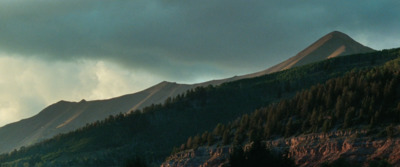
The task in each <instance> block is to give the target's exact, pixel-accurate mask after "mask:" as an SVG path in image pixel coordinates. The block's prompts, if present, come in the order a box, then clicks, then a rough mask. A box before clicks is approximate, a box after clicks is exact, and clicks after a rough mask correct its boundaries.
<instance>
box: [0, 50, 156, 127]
mask: <svg viewBox="0 0 400 167" xmlns="http://www.w3.org/2000/svg"><path fill="white" fill-rule="evenodd" d="M0 75H1V76H2V77H1V79H0V92H1V93H0V126H2V125H4V124H5V123H9V122H12V121H18V120H20V119H21V118H26V117H30V116H33V115H34V114H37V113H38V112H39V111H41V110H42V109H43V108H44V107H46V106H47V105H49V104H52V103H55V102H57V101H59V100H70V101H79V100H81V99H86V100H94V99H106V98H111V97H115V96H120V95H123V94H127V93H133V92H137V91H140V90H142V89H144V88H147V87H148V86H149V85H152V84H156V83H157V82H160V81H161V80H160V78H161V77H157V76H154V75H149V74H148V73H147V72H145V71H138V70H136V71H132V70H131V71H126V70H125V69H123V68H120V67H118V66H117V65H115V64H112V63H107V62H103V61H92V60H85V61H83V60H82V61H79V62H60V61H58V62H50V63H49V62H45V61H40V60H38V59H36V58H22V57H15V56H7V55H2V56H0Z"/></svg>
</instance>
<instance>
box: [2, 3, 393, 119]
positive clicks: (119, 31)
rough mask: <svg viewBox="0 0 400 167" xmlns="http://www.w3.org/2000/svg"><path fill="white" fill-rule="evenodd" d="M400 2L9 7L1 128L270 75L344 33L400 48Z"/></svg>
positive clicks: (366, 42)
mask: <svg viewBox="0 0 400 167" xmlns="http://www.w3.org/2000/svg"><path fill="white" fill-rule="evenodd" d="M399 7H400V1H398V0H379V1H377V0H351V1H348V0H335V1H321V0H280V1H276V0H259V1H258V0H201V1H188V0H112V1H110V0H36V1H32V0H1V1H0V126H2V125H4V124H6V123H10V122H14V121H18V120H20V119H23V118H27V117H30V116H33V115H34V114H37V113H38V112H40V111H41V110H42V109H43V108H44V107H46V106H47V105H50V104H52V103H55V102H57V101H59V100H70V101H79V100H80V99H87V100H93V99H104V98H110V97H115V96H119V95H123V94H128V93H133V92H136V91H139V90H142V89H144V88H147V87H150V86H151V85H154V84H157V83H158V82H161V81H163V80H168V81H176V82H180V83H195V82H201V81H206V80H210V79H218V78H226V77H231V76H234V75H241V74H246V73H251V72H256V71H261V70H264V69H266V68H268V67H270V66H272V65H274V64H277V63H279V62H281V61H283V60H285V59H287V58H289V57H291V56H294V55H295V54H296V53H297V52H299V51H301V50H302V49H304V48H305V47H307V46H308V45H310V44H311V43H312V42H314V41H316V40H317V39H318V38H320V37H322V36H323V35H325V34H327V33H329V32H331V31H334V30H338V31H341V32H344V33H346V34H348V35H349V36H351V37H352V38H354V39H355V40H357V41H359V42H360V43H362V44H364V45H367V46H369V47H371V48H373V49H378V50H379V49H386V48H395V47H400V40H399V39H400V32H399V30H400V10H399Z"/></svg>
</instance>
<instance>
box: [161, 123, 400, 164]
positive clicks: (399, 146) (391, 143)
mask: <svg viewBox="0 0 400 167" xmlns="http://www.w3.org/2000/svg"><path fill="white" fill-rule="evenodd" d="M265 144H266V146H267V147H269V148H271V149H272V150H274V151H288V156H289V157H290V158H293V159H294V160H295V162H296V164H298V165H299V166H301V167H308V166H320V165H322V164H323V163H329V162H333V161H335V160H337V159H339V158H344V159H346V160H349V161H351V162H354V163H357V164H364V165H367V164H368V162H370V161H372V160H380V159H383V160H387V161H388V162H389V163H390V164H393V165H394V166H400V138H399V137H394V138H386V137H380V138H377V137H371V136H370V135H367V131H366V130H353V131H350V130H349V131H336V132H331V133H318V134H309V135H301V136H296V137H291V138H286V139H284V138H279V139H276V140H269V141H265ZM231 150H232V149H231V148H230V147H228V146H225V147H219V148H215V147H200V148H198V149H197V150H188V151H184V152H180V153H177V154H175V155H172V156H171V157H169V158H168V159H167V161H166V162H164V163H163V164H162V165H161V166H162V167H172V166H174V167H175V166H179V167H183V166H185V167H186V166H190V167H192V166H202V167H217V166H222V165H223V164H225V163H226V162H227V160H228V158H229V153H230V152H231Z"/></svg>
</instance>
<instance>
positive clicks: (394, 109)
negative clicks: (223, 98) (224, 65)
mask: <svg viewBox="0 0 400 167" xmlns="http://www.w3.org/2000/svg"><path fill="white" fill-rule="evenodd" d="M396 52H397V53H396ZM393 53H395V54H398V55H400V52H399V50H397V51H395V52H393ZM399 75H400V58H397V59H395V60H392V61H389V62H387V63H385V64H384V65H383V66H379V67H374V68H369V69H368V68H367V69H358V70H353V71H351V72H349V73H347V74H346V75H344V76H340V77H337V78H332V79H330V80H328V81H326V82H325V83H322V84H316V85H313V86H312V87H311V88H309V89H306V90H302V91H299V92H298V93H297V94H296V95H295V96H294V97H292V98H289V99H284V100H281V101H279V102H277V103H274V104H271V105H269V106H267V107H263V108H260V109H258V110H256V111H255V112H253V113H251V114H249V115H247V114H245V115H243V116H242V117H240V118H238V119H236V120H235V121H231V122H230V123H228V124H220V125H218V126H216V127H215V128H214V130H213V131H211V132H210V131H208V132H207V131H206V132H203V133H199V134H198V135H196V136H192V137H189V138H188V139H187V141H186V142H183V143H182V145H181V147H180V148H179V149H175V152H176V153H174V154H172V155H171V156H170V157H169V158H168V160H167V161H166V162H165V163H164V164H163V165H162V166H164V167H166V166H208V167H211V166H235V165H234V164H246V159H253V160H255V158H257V157H258V156H259V155H251V154H249V153H243V152H248V150H254V149H253V148H252V147H253V146H254V145H258V147H260V148H269V149H270V150H271V151H274V152H275V153H278V154H279V153H284V154H283V155H281V156H283V158H292V159H293V160H294V161H295V163H296V164H297V165H299V166H323V165H324V164H325V166H326V165H328V166H329V164H336V163H342V164H343V163H344V164H349V165H351V164H354V165H357V166H361V165H362V166H370V165H371V166H373V165H372V164H373V163H381V164H382V165H381V166H389V165H383V164H385V163H387V164H391V165H393V166H399V165H400V146H399V143H400V131H399V130H400V91H399V90H400V78H399V77H398V76H399ZM203 136H207V137H203ZM255 143H258V144H255ZM232 150H240V151H232ZM237 154H241V155H239V156H238V155H237ZM243 157H245V158H243ZM264 158H267V157H266V156H265V157H264ZM259 160H260V159H259ZM238 161H242V162H238ZM376 161H378V162H376ZM252 163H255V162H252ZM228 164H230V165H228ZM333 166H348V165H333Z"/></svg>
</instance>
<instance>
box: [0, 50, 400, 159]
mask: <svg viewBox="0 0 400 167" xmlns="http://www.w3.org/2000/svg"><path fill="white" fill-rule="evenodd" d="M399 57H400V52H399V50H398V49H397V50H389V51H380V52H373V53H368V54H360V55H351V56H343V57H337V58H333V59H329V60H325V61H322V62H318V63H313V64H310V65H305V66H301V67H297V68H293V69H289V70H285V71H281V72H277V73H273V74H268V75H264V76H260V77H255V78H249V79H244V80H238V81H233V82H228V83H223V84H221V85H218V86H207V87H197V88H195V89H194V90H190V91H188V92H187V93H186V94H183V95H179V96H176V97H175V98H171V99H169V100H166V101H165V103H164V104H162V105H161V104H160V105H151V106H148V107H145V108H143V109H142V110H141V111H140V112H131V113H128V114H119V115H116V116H110V117H108V118H107V119H105V120H102V121H96V122H94V123H92V124H89V125H87V126H85V127H82V128H79V129H77V130H75V131H72V132H69V133H67V134H62V135H57V136H55V137H53V138H51V139H48V140H45V141H43V142H40V143H37V144H34V145H32V146H28V147H23V148H21V149H20V150H18V151H13V152H11V153H8V154H3V155H0V164H2V165H3V166H19V165H23V164H27V165H30V166H35V165H43V166H122V165H124V163H125V161H127V160H129V159H131V158H132V157H137V156H144V157H145V159H146V160H147V161H150V162H153V165H160V164H161V162H162V161H163V160H165V157H166V156H168V155H169V154H170V152H171V149H172V148H173V147H174V146H175V147H179V148H182V149H185V148H190V147H193V146H196V145H198V146H199V145H201V144H200V141H204V139H205V138H207V139H208V136H210V135H209V134H210V133H203V132H205V131H208V132H214V131H213V129H214V128H215V127H216V126H217V125H218V124H220V125H219V126H217V127H220V128H219V129H220V130H217V132H218V133H221V132H223V134H226V135H223V136H226V137H222V138H225V139H231V138H232V137H233V136H234V135H235V134H236V132H240V131H226V132H225V130H229V129H231V128H232V127H230V126H227V125H230V123H229V122H231V123H234V124H236V125H241V124H239V123H242V122H243V123H245V122H248V123H249V124H251V125H259V123H261V122H260V121H264V120H263V119H265V118H268V117H270V116H269V115H265V112H269V113H270V114H271V116H272V117H271V118H275V117H276V118H277V119H275V120H281V119H279V118H282V121H287V119H286V118H287V117H288V116H289V115H290V113H291V112H299V111H301V110H298V108H295V109H293V110H292V109H287V108H286V109H285V110H284V111H285V112H286V114H285V113H282V112H281V111H280V109H279V110H278V108H277V109H276V110H274V111H279V112H272V111H270V110H269V109H268V106H270V105H271V104H273V103H278V104H280V105H279V106H280V107H290V106H298V107H301V108H306V107H304V106H307V107H308V108H311V109H310V111H308V110H305V109H302V110H304V115H305V116H304V117H305V119H302V117H295V118H292V122H293V124H292V126H289V127H290V128H289V129H291V128H296V127H297V128H298V127H302V125H298V121H306V120H307V119H306V118H308V117H311V118H313V121H312V122H313V124H310V125H308V124H305V126H304V130H310V129H311V130H312V129H313V128H314V127H319V123H320V122H318V121H314V119H316V120H324V117H321V114H319V115H318V113H319V112H317V111H320V107H319V106H316V110H317V111H315V113H316V114H312V113H314V111H313V110H312V109H313V107H314V106H313V104H312V103H310V101H318V99H323V98H316V97H314V96H317V95H318V96H320V95H321V93H322V92H323V91H322V90H324V89H325V88H326V89H328V88H330V87H332V86H323V85H322V86H321V83H325V82H326V81H328V80H329V79H331V78H337V77H342V76H347V78H344V79H340V78H339V79H340V80H338V81H340V82H336V83H337V84H338V85H340V87H338V89H337V90H336V89H332V88H330V89H331V90H335V92H336V93H345V94H346V96H343V99H344V100H345V98H350V97H352V98H350V99H353V100H350V101H349V102H351V101H352V102H357V98H356V96H351V95H352V92H351V91H353V89H354V88H353V87H349V88H342V85H343V83H347V82H350V83H356V84H363V83H368V82H361V81H359V80H357V79H356V80H355V79H352V77H353V76H352V75H350V74H357V73H356V72H357V71H358V70H371V71H373V69H375V68H376V66H380V65H383V64H385V63H386V62H388V61H390V60H393V59H396V58H399ZM397 66H398V65H397ZM357 69H358V70H357ZM376 74H379V75H376ZM386 74H387V75H386ZM348 76H351V77H350V78H349V77H348ZM382 76H386V79H385V80H382V82H380V81H379V79H380V78H385V77H382ZM392 76H393V75H392V74H391V73H390V72H389V71H386V72H384V73H381V71H375V72H370V73H367V74H366V77H363V78H364V79H365V80H368V79H374V81H375V80H377V81H376V82H371V83H374V84H373V85H375V86H372V85H371V89H368V86H369V85H366V90H370V91H371V90H374V91H376V90H377V89H376V87H377V86H378V87H382V88H384V87H388V88H389V87H392V86H389V85H393V84H387V83H390V82H387V81H390V80H391V79H392V78H393V77H392ZM354 78H356V77H355V76H354ZM344 81H346V82H344ZM355 81H356V82H355ZM383 81H384V82H383ZM334 83H335V82H332V81H331V84H330V85H336V84H334ZM377 83H380V85H378V84H377ZM313 85H314V86H313ZM310 87H311V88H310ZM350 88H351V89H350ZM304 89H310V90H312V92H307V93H296V92H299V91H300V90H304ZM344 90H347V91H344ZM378 90H379V91H380V89H378ZM384 90H385V91H384V92H386V93H384V94H382V93H381V92H378V93H373V94H371V95H376V94H382V95H383V96H382V98H381V97H378V96H377V97H374V99H376V100H374V101H375V103H376V104H379V103H380V102H381V101H382V99H385V97H388V96H387V95H390V93H388V92H392V91H390V89H384ZM303 92H304V91H303ZM296 94H297V95H296ZM293 97H295V99H297V100H304V101H301V102H298V104H299V105H296V104H294V103H281V102H280V101H281V100H284V99H291V98H293ZM300 97H301V98H300ZM305 97H307V98H305ZM326 97H335V96H334V95H333V94H332V96H326ZM360 97H368V96H362V95H361V96H360ZM354 99H356V100H354ZM336 100H337V99H335V98H331V101H330V102H332V101H333V102H336ZM340 100H341V99H340ZM287 101H288V100H286V102H287ZM358 103H360V102H359V101H358ZM363 103H364V104H374V103H372V102H370V101H365V102H363ZM324 104H325V103H324ZM328 104H330V105H332V104H333V103H332V104H331V103H328ZM343 104H344V105H345V106H346V105H348V104H352V103H343ZM390 104H391V105H388V108H389V109H392V107H393V105H395V104H397V103H393V104H392V103H390ZM335 106H336V105H335ZM339 106H340V105H339ZM384 106H385V105H384ZM366 107H367V108H369V106H366ZM345 109H347V108H346V107H345ZM378 109H379V106H378ZM382 109H384V108H382ZM372 110H374V108H372ZM372 110H368V111H372ZM328 111H332V110H328ZM357 111H358V110H357ZM385 111H386V110H385ZM388 111H391V110H388ZM253 112H255V113H260V114H262V116H261V117H255V116H257V114H250V113H253ZM310 112H311V113H310ZM274 113H276V114H278V115H276V114H274ZM302 113H303V112H302ZM372 113H373V112H367V113H365V116H366V119H359V120H362V121H364V122H369V121H370V120H368V117H369V116H370V115H371V114H372ZM385 113H386V112H385ZM385 113H381V114H382V115H379V114H378V116H377V117H379V116H382V118H385V117H386V115H385ZM246 114H250V115H248V116H247V117H248V118H249V119H243V121H242V119H237V118H238V117H240V116H243V115H246ZM310 114H311V116H310ZM329 114H331V113H329ZM253 115H255V116H253ZM279 115H280V116H279ZM313 115H314V116H313ZM339 115H341V116H342V115H343V113H340V114H339ZM243 117H246V116H243ZM347 117H348V118H352V115H349V116H347ZM250 118H251V119H250ZM252 118H261V119H260V121H258V120H257V121H254V120H253V119H252ZM319 118H321V119H319ZM393 118H395V117H393ZM247 120H248V121H247ZM340 120H342V117H340ZM345 120H346V119H345ZM382 121H388V123H389V122H390V120H382ZM306 122H309V121H306ZM314 122H317V123H318V124H315V123H314ZM347 122H349V120H347ZM350 122H352V120H350ZM354 122H355V121H354ZM272 123H273V125H277V126H276V128H271V129H275V131H271V132H273V133H270V134H271V135H279V134H281V131H283V130H285V131H286V128H282V127H287V124H288V123H287V122H285V124H284V123H282V124H277V122H276V121H275V122H272ZM376 123H377V124H378V125H380V124H381V122H376ZM278 125H279V126H278ZM328 125H329V124H328ZM328 125H326V126H327V128H328V127H329V128H332V127H330V126H328ZM351 126H352V125H351ZM351 126H350V127H351ZM247 127H253V126H243V129H244V130H246V128H247ZM389 129H390V128H389ZM289 132H290V133H289ZM289 132H288V133H287V134H288V135H293V134H295V132H296V131H295V129H293V131H291V130H290V131H289ZM202 133H203V135H200V136H199V135H196V134H202ZM374 133H375V132H374ZM204 134H205V135H204ZM207 134H208V135H207ZM240 134H243V135H244V136H245V135H246V134H247V133H240ZM250 134H251V133H250ZM190 136H195V137H193V138H192V139H191V141H193V142H186V141H189V140H188V137H190ZM212 137H213V136H211V137H210V139H211V141H212V140H214V141H216V142H218V141H219V140H221V138H220V137H217V136H214V138H212ZM242 139H246V138H242ZM182 143H190V144H189V145H190V146H186V145H183V147H180V146H182ZM192 143H193V145H192ZM201 143H202V142H201ZM221 146H222V145H221ZM175 150H176V149H175ZM136 159H137V158H136ZM139 159H140V158H139ZM133 160H135V158H134V159H133Z"/></svg>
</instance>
